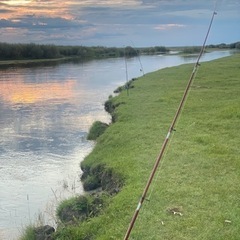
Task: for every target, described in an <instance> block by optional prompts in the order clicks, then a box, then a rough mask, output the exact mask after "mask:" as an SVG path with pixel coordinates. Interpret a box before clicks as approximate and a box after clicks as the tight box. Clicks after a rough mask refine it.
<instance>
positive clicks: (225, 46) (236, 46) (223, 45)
mask: <svg viewBox="0 0 240 240" xmlns="http://www.w3.org/2000/svg"><path fill="white" fill-rule="evenodd" d="M207 47H208V48H220V49H240V42H235V43H230V44H226V43H220V44H217V45H208V46H207Z"/></svg>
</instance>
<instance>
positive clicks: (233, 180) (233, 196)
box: [55, 54, 240, 240]
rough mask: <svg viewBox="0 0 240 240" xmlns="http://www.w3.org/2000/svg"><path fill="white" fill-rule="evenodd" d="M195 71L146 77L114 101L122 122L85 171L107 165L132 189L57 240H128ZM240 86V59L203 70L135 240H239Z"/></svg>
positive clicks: (103, 141) (101, 143)
mask: <svg viewBox="0 0 240 240" xmlns="http://www.w3.org/2000/svg"><path fill="white" fill-rule="evenodd" d="M192 69H193V65H192V64H188V65H182V66H178V67H173V68H165V69H163V70H160V71H157V72H154V73H150V74H146V75H145V76H144V77H142V78H139V79H138V80H136V81H134V82H133V83H132V84H133V86H134V87H133V88H131V89H130V91H129V95H127V93H126V91H123V92H122V93H120V94H119V96H117V97H115V98H113V99H111V102H112V103H113V105H114V106H117V107H116V108H115V110H114V119H115V120H116V121H115V122H114V123H113V124H111V125H110V126H109V127H108V128H107V129H106V130H105V132H104V133H103V134H102V135H101V136H100V137H99V138H98V139H97V144H96V146H95V148H94V150H93V151H92V153H91V154H90V155H89V156H88V157H87V158H86V159H85V161H84V163H83V166H84V167H85V168H87V167H92V166H94V165H97V164H103V165H104V166H107V167H108V168H111V169H112V170H113V171H114V172H115V173H116V174H118V175H119V176H121V178H122V179H123V182H124V185H123V187H122V189H121V191H120V192H119V193H117V194H115V195H111V196H110V197H108V198H107V199H106V200H105V204H104V206H105V207H104V209H103V210H102V212H100V213H99V214H98V215H97V216H96V217H94V218H90V219H88V220H87V221H84V222H82V223H75V225H65V226H64V227H60V228H59V229H58V231H57V233H56V235H55V239H64V240H65V239H97V240H108V239H123V237H124V235H125V232H126V230H127V227H128V225H129V222H130V220H131V217H132V215H133V213H134V211H135V209H136V207H137V203H138V201H139V199H140V197H141V194H142V191H143V189H144V187H145V184H146V182H147V179H148V177H149V174H150V172H151V170H152V167H153V165H154V162H155V159H156V157H157V155H158V153H159V150H160V148H161V145H162V143H163V140H164V138H165V136H166V134H167V131H168V128H169V126H170V123H171V121H172V119H173V116H174V115H175V112H176V109H177V107H178V104H179V101H180V99H181V97H182V94H183V91H184V89H185V86H186V84H187V81H188V79H189V76H190V74H191V72H192ZM239 79H240V55H239V54H238V55H234V56H231V57H227V58H222V59H219V60H215V61H212V62H206V63H202V64H201V66H200V68H199V70H198V73H197V76H196V79H195V81H194V83H193V85H192V87H191V91H190V94H189V96H188V99H187V102H186V105H185V107H184V109H183V111H182V113H181V117H180V119H179V121H178V122H177V125H176V132H174V134H173V135H172V136H171V139H170V143H169V146H168V149H167V152H166V154H165V156H164V159H163V162H162V163H161V165H160V168H159V172H158V174H157V175H158V176H157V177H156V178H155V179H154V180H153V184H152V186H151V188H150V191H149V194H148V198H149V201H145V202H144V205H143V207H142V209H141V211H140V214H139V217H138V219H137V222H136V225H135V227H134V229H133V232H132V235H131V238H130V239H134V240H143V239H146V240H148V239H156V240H157V239H164V240H167V239H169V240H170V239H171V240H172V239H178V240H179V239H185V240H186V239H189V240H190V239H191V240H192V239H199V240H209V239H211V240H214V239H216V240H220V239H222V240H223V239H224V240H225V239H239V232H240V215H239V207H240V206H239V196H240V188H239V182H240V161H239V155H240V151H239V140H240V137H239V136H240V135H239V129H238V126H239V121H240V108H239V106H240V95H239V89H240V80H239ZM174 212H177V213H176V214H174Z"/></svg>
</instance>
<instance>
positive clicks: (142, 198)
mask: <svg viewBox="0 0 240 240" xmlns="http://www.w3.org/2000/svg"><path fill="white" fill-rule="evenodd" d="M216 14H217V12H216V5H215V8H214V11H213V14H212V18H211V21H210V24H209V27H208V31H207V34H206V37H205V39H204V42H203V45H202V47H201V51H200V53H199V55H198V58H197V61H196V63H195V65H194V68H193V71H192V74H191V76H190V78H189V81H188V83H187V86H186V89H185V91H184V94H183V97H182V99H181V102H180V104H179V107H178V109H177V111H176V114H175V116H174V118H173V121H172V123H171V125H170V127H169V130H168V133H167V136H166V138H165V140H164V142H163V144H162V148H161V150H160V153H159V155H158V157H157V159H156V161H155V164H154V167H153V169H152V172H151V174H150V176H149V179H148V181H147V184H146V186H145V189H144V191H143V193H142V196H141V199H140V201H139V203H138V205H137V208H136V210H135V212H134V215H133V217H132V220H131V222H130V224H129V227H128V229H127V232H126V234H125V237H124V240H128V238H129V236H130V234H131V231H132V229H133V227H134V224H135V222H136V220H137V217H138V214H139V211H140V209H141V206H142V204H143V202H144V200H145V198H146V195H147V192H148V189H149V187H150V185H151V183H152V180H153V177H154V175H155V173H156V171H157V168H158V166H159V163H160V161H161V159H162V157H163V154H164V151H165V149H166V146H167V144H168V141H169V138H170V136H171V133H172V132H173V131H174V130H175V129H174V127H175V124H176V122H177V119H178V117H179V115H180V113H181V110H182V108H183V105H184V103H185V100H186V97H187V94H188V92H189V89H190V86H191V84H192V82H193V79H194V77H195V74H196V72H197V69H198V67H199V66H200V64H199V61H200V59H201V56H202V55H203V53H204V49H205V46H206V42H207V39H208V35H209V33H210V30H211V26H212V23H213V20H214V16H215V15H216Z"/></svg>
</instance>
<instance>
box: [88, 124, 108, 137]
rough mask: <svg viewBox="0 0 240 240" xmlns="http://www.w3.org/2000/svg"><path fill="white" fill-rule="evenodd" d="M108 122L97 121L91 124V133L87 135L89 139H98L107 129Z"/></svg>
mask: <svg viewBox="0 0 240 240" xmlns="http://www.w3.org/2000/svg"><path fill="white" fill-rule="evenodd" d="M107 127H108V124H106V123H103V122H100V121H96V122H94V123H93V125H92V126H91V128H90V130H89V133H88V135H87V139H88V140H96V139H97V138H98V137H99V136H101V135H102V134H103V133H104V132H105V130H106V129H107Z"/></svg>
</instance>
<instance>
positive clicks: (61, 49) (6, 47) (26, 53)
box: [0, 43, 169, 60]
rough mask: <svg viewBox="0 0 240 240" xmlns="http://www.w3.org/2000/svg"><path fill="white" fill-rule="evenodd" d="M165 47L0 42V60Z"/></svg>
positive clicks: (124, 52)
mask: <svg viewBox="0 0 240 240" xmlns="http://www.w3.org/2000/svg"><path fill="white" fill-rule="evenodd" d="M168 51H169V50H168V49H167V48H166V47H162V46H156V47H151V48H133V47H131V46H127V47H125V48H116V47H102V46H97V47H85V46H56V45H40V44H34V43H30V44H9V43H0V60H22V59H54V58H64V57H76V58H80V59H93V58H107V57H123V56H126V57H134V56H137V55H139V54H157V53H159V52H161V53H166V52H168Z"/></svg>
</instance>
